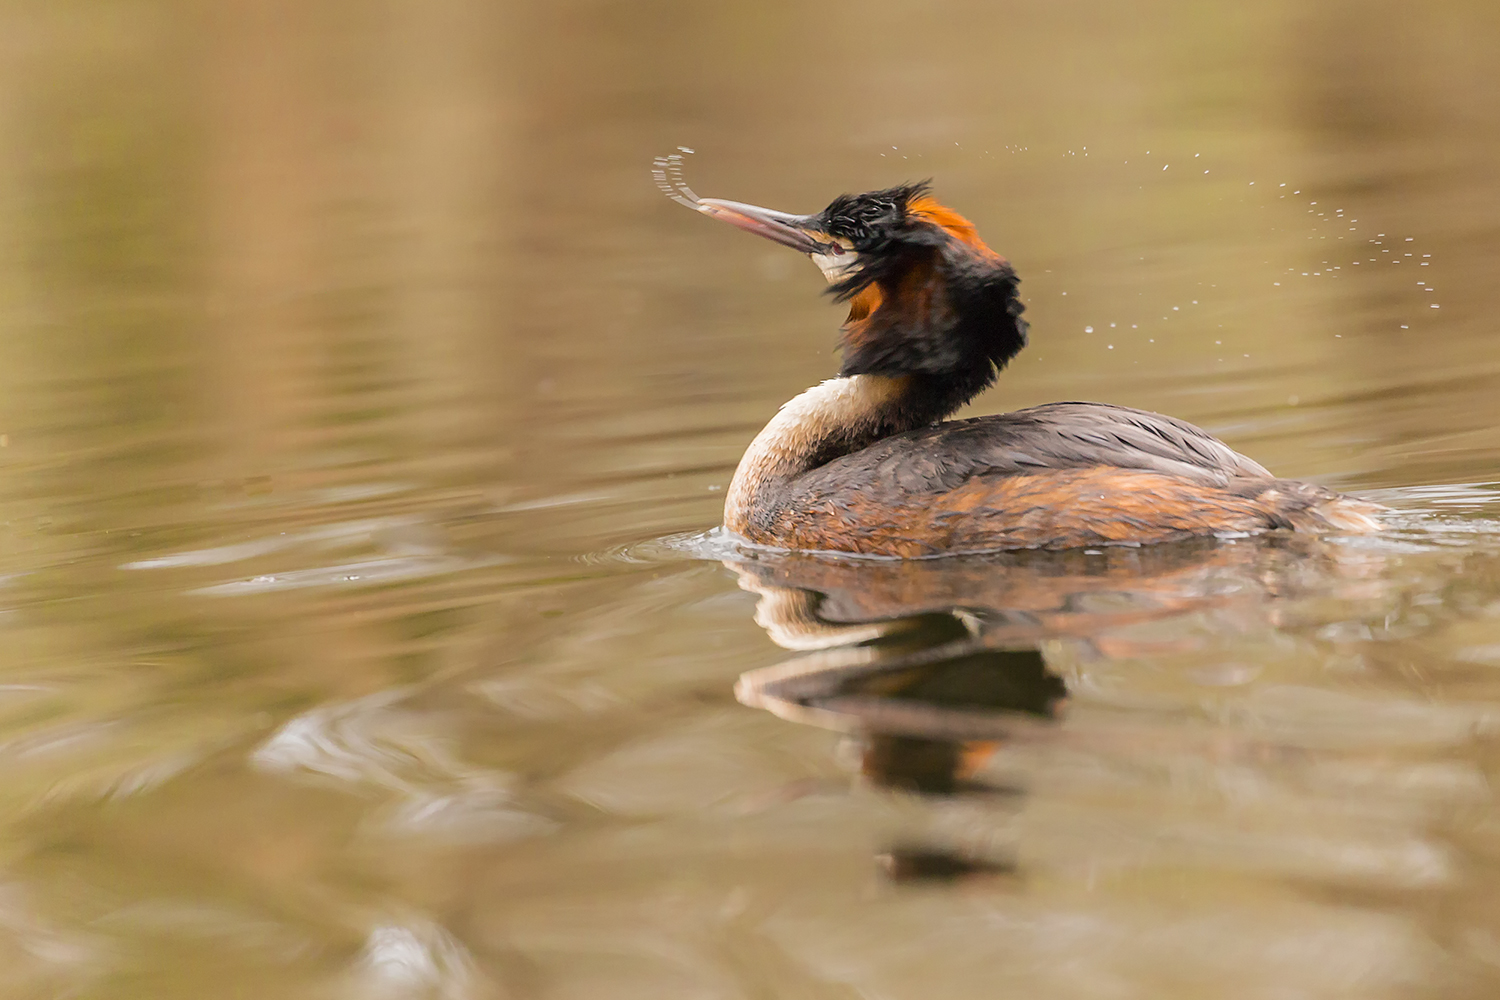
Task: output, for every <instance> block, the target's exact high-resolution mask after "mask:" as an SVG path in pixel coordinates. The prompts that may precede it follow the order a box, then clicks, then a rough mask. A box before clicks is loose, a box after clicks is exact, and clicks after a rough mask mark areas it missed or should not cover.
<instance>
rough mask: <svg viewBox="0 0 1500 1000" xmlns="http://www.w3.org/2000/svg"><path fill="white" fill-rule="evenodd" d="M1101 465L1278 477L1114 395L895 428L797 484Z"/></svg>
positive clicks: (941, 482) (920, 484)
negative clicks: (1113, 400)
mask: <svg viewBox="0 0 1500 1000" xmlns="http://www.w3.org/2000/svg"><path fill="white" fill-rule="evenodd" d="M1101 465H1102V466H1112V467H1115V468H1121V469H1137V470H1142V471H1147V472H1159V473H1163V474H1165V475H1171V476H1177V477H1180V478H1183V479H1189V480H1192V481H1195V482H1201V483H1204V484H1206V485H1212V486H1224V485H1226V484H1228V483H1229V482H1231V481H1233V480H1246V479H1252V480H1269V479H1271V478H1273V477H1272V476H1271V473H1270V472H1268V471H1267V470H1266V469H1265V468H1264V467H1263V466H1261V465H1259V464H1257V463H1256V462H1253V461H1251V460H1250V459H1248V458H1246V457H1245V456H1243V455H1241V454H1239V453H1238V452H1236V451H1234V450H1233V449H1232V448H1230V447H1229V446H1228V445H1226V444H1224V443H1223V442H1222V441H1219V440H1218V439H1216V438H1214V437H1212V436H1210V435H1209V434H1207V433H1206V432H1204V431H1203V430H1201V429H1199V428H1197V427H1194V426H1193V425H1192V424H1189V423H1186V422H1184V421H1181V420H1177V419H1174V418H1172V417H1167V416H1162V415H1161V414H1159V413H1148V412H1146V411H1145V410H1133V409H1130V408H1129V407H1125V406H1112V405H1110V404H1107V403H1048V404H1046V405H1045V406H1035V407H1032V408H1030V409H1026V410H1016V411H1015V412H1013V413H1001V414H996V415H995V416H989V417H972V418H970V419H968V420H952V421H948V422H946V423H941V424H936V425H934V426H932V427H923V428H919V429H918V430H914V431H907V432H906V433H904V434H896V435H893V436H891V437H888V438H884V439H882V440H880V441H877V442H875V443H874V444H872V445H870V446H869V447H868V448H865V449H863V450H862V451H857V452H854V453H853V454H850V455H845V456H843V457H842V458H838V459H835V460H834V461H832V462H829V463H828V464H827V465H824V466H820V467H819V468H817V469H814V470H812V471H810V472H808V473H806V474H804V475H803V476H802V477H800V480H799V484H798V485H799V487H801V488H803V489H813V490H817V489H818V488H819V487H820V486H828V487H835V486H837V485H838V484H840V483H845V484H847V483H849V482H850V481H855V482H861V481H862V482H866V483H870V484H871V485H886V486H890V487H894V488H896V489H899V490H901V491H904V492H908V493H914V492H915V493H927V492H939V491H946V490H950V489H954V488H956V487H958V486H960V485H962V484H963V483H964V482H965V481H966V480H968V479H971V478H973V477H974V476H983V475H1020V474H1025V473H1027V472H1037V471H1040V470H1043V469H1080V468H1088V467H1091V466H1101Z"/></svg>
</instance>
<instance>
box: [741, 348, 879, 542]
mask: <svg viewBox="0 0 1500 1000" xmlns="http://www.w3.org/2000/svg"><path fill="white" fill-rule="evenodd" d="M904 382H905V380H904V379H898V378H887V377H885V376H882V375H851V376H848V377H847V378H831V379H829V380H828V381H826V382H822V383H820V384H818V385H815V386H813V387H812V388H811V389H808V390H807V391H806V392H804V393H802V394H801V395H800V396H797V397H796V398H794V399H792V400H790V401H788V402H786V403H784V404H782V407H781V409H780V411H778V412H777V414H776V416H774V417H772V418H771V422H770V423H768V424H766V426H765V427H764V428H763V429H762V430H761V432H760V433H759V434H757V435H755V440H754V441H752V442H750V447H749V448H747V449H746V450H745V456H744V457H743V458H741V459H740V464H739V467H738V468H736V469H735V470H734V479H732V480H730V483H729V493H728V495H727V496H725V498H724V526H725V527H727V528H729V530H731V531H736V532H741V533H743V529H744V526H745V525H746V524H747V523H748V522H749V520H750V516H751V514H752V512H753V511H754V509H755V506H756V501H757V499H763V497H762V494H763V492H764V491H765V490H766V489H768V488H773V487H775V486H780V485H785V484H786V483H788V482H790V481H791V480H792V479H793V478H794V477H796V476H797V475H799V474H800V473H803V472H806V471H807V470H808V469H811V468H813V466H814V463H815V462H816V461H818V460H819V459H820V458H821V459H822V460H823V461H827V460H828V458H829V456H828V448H829V446H830V445H831V444H833V443H835V442H838V443H840V444H843V445H845V446H846V447H847V448H848V449H851V450H852V449H855V448H861V447H864V446H865V445H866V444H869V443H870V441H871V440H873V439H874V436H875V435H876V434H877V433H878V432H879V430H880V428H881V425H882V423H883V419H882V418H883V417H885V416H886V415H887V414H888V413H889V412H890V406H891V404H892V403H893V402H895V401H896V400H897V399H898V398H899V397H900V394H901V392H902V390H903V389H904Z"/></svg>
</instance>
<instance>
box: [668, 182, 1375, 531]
mask: <svg viewBox="0 0 1500 1000" xmlns="http://www.w3.org/2000/svg"><path fill="white" fill-rule="evenodd" d="M661 179H662V175H661V174H660V173H659V174H658V180H661ZM663 186H664V189H665V190H667V192H668V194H669V195H672V196H673V197H674V198H675V199H676V200H678V201H680V202H682V203H683V204H685V205H688V207H690V208H694V209H695V210H697V211H700V212H703V213H705V214H707V215H710V216H713V217H714V218H716V219H721V220H723V221H725V222H728V223H730V224H732V225H735V226H738V227H739V228H741V229H744V230H748V231H749V232H752V233H755V234H757V235H760V236H764V237H766V238H768V239H771V240H774V241H775V242H777V243H780V244H782V245H784V246H788V247H791V248H792V249H794V250H799V251H801V252H802V253H805V254H807V255H808V256H809V257H811V258H812V260H813V262H814V263H816V264H817V265H818V267H819V268H821V269H822V271H823V274H824V275H825V276H826V277H827V279H828V281H829V282H830V284H831V288H830V289H829V291H830V292H831V293H832V294H833V295H834V297H835V298H836V299H837V300H838V301H840V302H847V303H849V318H848V319H847V320H846V321H845V322H844V325H843V330H842V345H841V349H842V354H843V366H842V368H841V369H840V371H839V376H838V378H833V379H829V380H828V381H826V382H823V383H822V384H820V385H817V386H814V387H813V388H811V389H808V390H807V391H806V392H804V393H802V394H801V395H800V396H797V397H796V398H795V399H792V400H791V401H790V402H788V403H786V404H785V405H783V406H782V408H781V411H780V412H779V413H777V414H776V416H775V417H774V418H772V420H771V422H770V423H769V424H767V425H766V426H765V429H764V430H762V431H761V432H760V433H759V434H758V435H756V437H755V440H754V441H753V442H752V443H751V445H750V447H749V449H748V450H747V451H746V452H745V456H744V458H742V459H741V460H740V464H739V467H738V468H737V469H736V470H735V473H734V479H733V481H732V482H731V483H730V486H729V491H728V494H727V496H726V498H725V504H724V526H725V527H726V528H728V529H729V530H730V531H732V532H734V533H736V534H738V535H740V536H742V537H744V538H746V539H748V540H749V541H751V542H755V543H758V544H762V545H769V546H774V547H777V548H784V549H801V550H825V551H837V552H850V553H863V554H867V555H882V556H902V557H914V556H929V555H941V554H947V553H960V552H979V551H987V550H996V549H1019V548H1073V547H1078V546H1086V545H1111V544H1114V545H1119V544H1140V543H1151V542H1164V541H1170V540H1173V539H1179V538H1186V537H1190V536H1194V535H1209V534H1217V533H1228V532H1262V531H1269V530H1273V529H1277V528H1291V529H1295V530H1298V531H1310V532H1316V531H1348V532H1367V531H1376V530H1379V527H1380V525H1379V522H1378V521H1376V520H1375V519H1374V517H1373V516H1372V515H1373V514H1374V513H1375V512H1377V511H1379V510H1381V509H1382V508H1381V507H1380V506H1379V505H1377V504H1373V503H1369V502H1366V501H1362V500H1356V499H1354V498H1352V497H1346V496H1341V495H1340V494H1337V493H1334V492H1332V491H1330V490H1327V489H1324V488H1323V487H1321V486H1316V485H1313V484H1311V483H1302V482H1295V481H1292V480H1287V479H1277V478H1276V477H1274V476H1272V475H1271V473H1270V472H1268V471H1266V469H1265V468H1263V467H1262V466H1260V465H1258V464H1257V463H1255V462H1253V461H1251V460H1250V459H1248V458H1246V457H1244V456H1243V455H1240V454H1237V453H1236V452H1235V451H1233V450H1232V449H1231V448H1229V447H1228V446H1227V445H1225V444H1224V443H1223V442H1221V441H1219V440H1217V439H1215V438H1213V437H1212V436H1210V435H1209V434H1207V433H1205V432H1204V431H1202V430H1200V429H1199V428H1197V427H1194V426H1193V425H1192V424H1189V423H1185V422H1184V421H1181V420H1175V419H1173V418H1172V417H1165V416H1161V415H1160V414H1156V413H1147V412H1145V411H1143V410H1133V409H1129V408H1127V407H1124V406H1113V405H1110V404H1107V403H1048V404H1046V405H1044V406H1034V407H1031V408H1030V409H1025V410H1017V411H1015V412H1014V413H1002V414H997V415H995V416H988V417H972V418H969V419H967V420H947V419H946V418H947V417H949V416H951V415H952V414H953V413H955V412H956V411H957V410H958V409H959V408H960V407H962V406H963V405H964V404H965V403H967V402H969V401H970V400H971V399H973V398H974V397H975V396H977V395H979V393H980V392H982V391H983V390H984V389H986V388H988V387H989V386H990V385H991V384H993V383H994V381H995V376H996V373H997V372H998V371H999V369H1001V368H1003V367H1005V364H1006V362H1008V361H1010V359H1011V358H1013V357H1015V355H1016V354H1017V352H1019V351H1020V350H1021V348H1022V347H1024V346H1025V345H1026V321H1025V320H1023V319H1022V318H1021V313H1022V311H1023V309H1024V308H1025V307H1024V306H1023V305H1022V304H1021V302H1020V300H1019V299H1018V298H1017V296H1016V286H1017V284H1018V279H1017V277H1016V273H1015V271H1014V270H1013V269H1012V268H1011V266H1010V264H1009V263H1008V262H1007V261H1006V260H1005V258H1003V257H1001V256H1000V255H999V254H997V253H995V252H994V251H993V250H991V249H990V248H989V247H987V246H985V244H984V242H983V241H982V240H981V239H980V238H979V235H978V233H976V232H975V230H974V226H973V224H972V223H970V222H969V221H968V220H967V219H965V218H963V217H962V216H960V215H958V214H957V213H956V212H954V211H952V210H951V209H948V208H945V207H944V206H942V205H940V204H938V203H937V202H936V201H935V200H933V198H932V197H931V194H930V192H929V188H928V185H927V184H925V183H923V184H908V185H904V186H901V187H894V188H889V189H887V190H883V191H870V192H867V193H865V194H860V195H842V196H840V197H838V198H835V199H834V200H833V202H832V203H831V204H830V205H829V206H828V207H827V208H825V209H824V210H823V211H821V212H819V213H817V214H816V215H802V216H799V215H789V214H787V213H785V212H775V211H771V210H770V209H765V208H757V207H756V206H754V205H744V204H741V203H739V202H732V201H722V200H719V199H716V198H698V197H697V196H696V195H694V194H693V193H692V192H691V191H690V190H688V189H687V188H686V187H685V186H684V185H682V184H681V183H680V181H677V182H676V187H675V190H673V189H670V188H667V187H666V185H663Z"/></svg>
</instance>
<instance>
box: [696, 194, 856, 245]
mask: <svg viewBox="0 0 1500 1000" xmlns="http://www.w3.org/2000/svg"><path fill="white" fill-rule="evenodd" d="M696 207H697V209H698V211H700V212H703V213H704V214H705V215H711V216H713V217H714V218H715V219H721V220H723V221H724V222H727V223H729V224H730V225H731V226H738V227H739V228H741V229H743V230H745V232H747V233H754V234H755V235H757V236H764V237H765V238H766V239H768V240H771V241H773V242H775V243H780V244H781V245H782V246H784V247H791V248H792V249H793V250H799V251H801V252H802V253H805V254H842V253H843V252H844V248H843V247H841V246H839V245H838V244H837V243H835V242H833V241H832V240H819V239H817V237H818V236H821V235H823V234H822V233H821V232H819V230H818V229H817V227H816V225H815V224H814V223H813V221H812V220H813V217H812V216H810V215H789V214H787V213H786V212H777V211H775V210H773V209H769V208H759V207H757V206H755V205H746V204H743V203H741V202H738V201H724V200H723V199H721V198H699V199H698V202H697V206H696Z"/></svg>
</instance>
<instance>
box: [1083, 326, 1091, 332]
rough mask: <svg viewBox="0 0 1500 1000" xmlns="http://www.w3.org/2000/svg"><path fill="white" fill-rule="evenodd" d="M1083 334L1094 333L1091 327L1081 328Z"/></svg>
mask: <svg viewBox="0 0 1500 1000" xmlns="http://www.w3.org/2000/svg"><path fill="white" fill-rule="evenodd" d="M1083 332H1084V333H1093V332H1094V328H1093V327H1091V326H1086V327H1084V328H1083Z"/></svg>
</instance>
